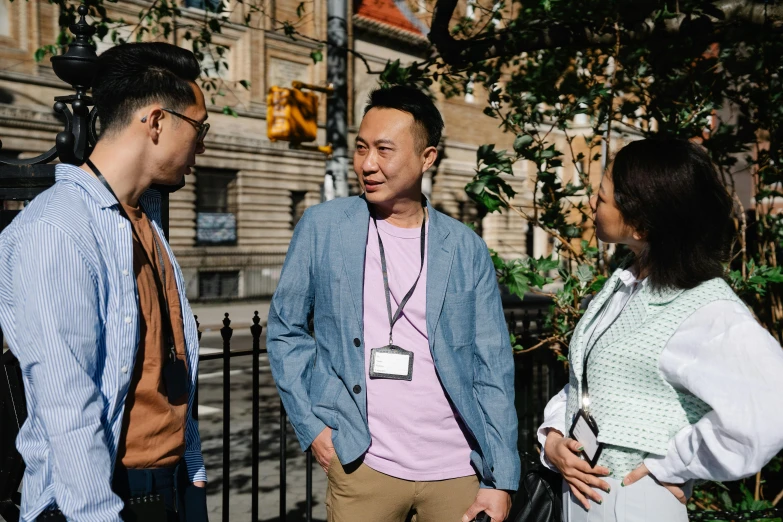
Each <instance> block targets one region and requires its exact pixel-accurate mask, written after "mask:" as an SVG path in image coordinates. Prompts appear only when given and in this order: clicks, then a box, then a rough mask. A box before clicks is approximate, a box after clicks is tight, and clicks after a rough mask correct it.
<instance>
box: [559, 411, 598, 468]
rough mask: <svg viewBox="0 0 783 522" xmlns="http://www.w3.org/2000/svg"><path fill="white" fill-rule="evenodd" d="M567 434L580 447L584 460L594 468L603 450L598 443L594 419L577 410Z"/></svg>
mask: <svg viewBox="0 0 783 522" xmlns="http://www.w3.org/2000/svg"><path fill="white" fill-rule="evenodd" d="M568 433H569V436H570V437H571V438H572V439H574V440H576V441H577V442H579V444H581V445H582V447H583V448H584V451H583V452H582V454H583V455H584V458H585V460H586V461H587V462H588V463H589V464H590V467H593V468H594V467H595V466H596V465H597V464H598V458H599V457H600V456H601V451H602V450H603V449H604V445H603V443H601V442H598V424H596V422H595V419H593V417H592V415H590V414H589V413H588V412H587V411H585V409H584V408H579V411H578V412H577V413H576V415H575V416H574V423H573V424H572V425H571V430H570V431H569V432H568Z"/></svg>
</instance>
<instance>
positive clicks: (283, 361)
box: [266, 210, 326, 451]
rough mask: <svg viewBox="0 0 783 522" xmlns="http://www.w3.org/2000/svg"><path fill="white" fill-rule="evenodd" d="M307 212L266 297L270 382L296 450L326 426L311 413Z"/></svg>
mask: <svg viewBox="0 0 783 522" xmlns="http://www.w3.org/2000/svg"><path fill="white" fill-rule="evenodd" d="M312 227H313V224H312V216H311V214H310V211H309V210H308V211H305V213H304V215H303V216H302V219H300V220H299V223H298V224H297V226H296V229H295V230H294V236H293V238H292V239H291V243H290V245H289V247H288V254H287V255H286V258H285V263H284V264H283V270H282V272H281V274H280V281H279V282H278V285H277V290H275V294H274V296H273V297H272V303H271V306H270V308H269V318H268V321H267V341H266V345H267V351H268V354H269V362H270V366H271V368H272V376H273V377H274V379H275V385H276V386H277V390H278V392H279V394H280V398H281V399H282V401H283V406H284V407H285V411H286V413H287V414H288V417H289V419H290V420H291V425H292V426H293V427H294V432H295V433H296V436H297V438H298V439H299V443H300V445H301V446H302V450H303V451H304V450H307V448H309V447H310V445H311V444H312V443H313V440H314V439H315V438H316V437H317V436H318V434H319V433H321V432H322V431H323V430H324V428H326V425H325V424H324V423H323V422H321V420H319V419H318V418H317V417H316V416H315V415H313V411H312V403H311V401H310V393H309V392H310V379H311V378H312V369H313V364H314V362H315V354H316V345H315V339H313V336H312V335H311V332H310V329H309V325H308V319H309V317H310V315H311V314H312V312H313V299H314V281H313V271H312V257H313V254H314V252H313V244H314V234H313V230H312Z"/></svg>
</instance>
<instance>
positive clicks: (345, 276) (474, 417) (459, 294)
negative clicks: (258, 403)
mask: <svg viewBox="0 0 783 522" xmlns="http://www.w3.org/2000/svg"><path fill="white" fill-rule="evenodd" d="M427 208H428V210H429V219H430V223H429V233H428V237H427V241H428V254H427V263H428V265H427V266H428V267H429V268H428V270H427V334H428V337H429V344H430V350H431V351H432V358H433V360H434V361H435V368H436V370H437V372H438V376H439V377H440V380H441V382H442V383H443V387H444V388H445V390H446V393H447V394H448V397H449V399H451V401H452V403H453V404H454V406H455V407H456V409H457V411H458V412H459V415H460V417H461V418H462V420H463V421H464V423H465V426H466V427H467V429H468V431H469V432H470V434H471V435H472V436H473V438H474V439H475V442H476V443H477V444H476V446H475V447H476V450H475V451H473V453H472V454H471V461H472V462H473V465H474V467H475V469H476V471H477V474H478V476H479V479H480V481H481V485H482V487H486V488H497V489H507V490H516V489H517V487H518V486H519V473H520V465H519V456H518V453H517V416H516V411H515V408H514V361H513V355H512V350H511V345H510V343H509V336H508V330H507V326H506V322H505V319H504V317H503V307H502V305H501V302H500V292H499V290H498V285H497V281H496V278H495V268H494V266H493V264H492V260H491V258H490V255H489V251H488V250H487V246H486V244H485V243H484V241H483V240H482V239H481V238H480V237H479V236H478V235H477V234H475V233H474V232H473V231H472V230H470V229H469V228H468V227H466V226H465V225H464V224H462V223H460V222H459V221H456V220H454V219H452V218H450V217H448V216H446V215H445V214H442V213H441V212H438V211H437V210H435V209H433V208H432V206H431V205H430V204H429V202H427ZM369 219H370V213H369V209H368V206H367V202H366V201H365V199H364V198H363V197H349V198H338V199H335V200H333V201H330V202H328V203H323V204H321V205H316V206H314V207H312V208H310V209H308V210H307V211H305V213H304V215H303V216H302V219H301V220H300V221H299V223H298V224H297V226H296V230H295V231H294V236H293V238H292V240H291V244H290V246H289V250H288V255H287V256H286V260H285V264H284V266H283V271H282V274H281V275H280V282H279V284H278V287H277V291H276V292H275V295H274V297H273V298H272V304H271V308H270V311H269V320H268V327H267V349H268V351H269V360H270V363H271V367H272V375H273V376H274V379H275V383H276V384H277V389H278V391H279V392H280V396H281V398H282V400H283V404H284V406H285V409H286V412H287V413H288V416H289V418H290V419H291V424H292V425H293V427H294V430H295V432H296V435H297V437H298V438H299V442H300V443H301V445H302V449H303V450H305V449H307V448H308V447H310V444H311V443H312V442H313V439H315V437H316V436H317V435H318V434H319V433H321V431H322V430H323V429H324V428H325V427H327V426H329V427H330V428H332V430H333V432H332V439H333V442H334V447H335V450H336V451H337V456H338V458H339V459H340V462H342V463H343V464H347V463H350V462H353V461H355V460H357V459H360V458H361V457H362V455H364V453H365V452H366V451H367V448H368V447H369V446H370V431H369V428H368V426H367V398H366V388H367V386H366V375H365V365H364V336H363V332H364V328H363V324H362V323H363V315H364V314H363V303H362V301H363V292H364V289H363V285H364V258H365V248H366V245H367V232H368V225H369ZM310 317H312V319H313V332H314V335H311V334H310V328H309V319H310Z"/></svg>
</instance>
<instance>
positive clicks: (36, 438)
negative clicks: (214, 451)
mask: <svg viewBox="0 0 783 522" xmlns="http://www.w3.org/2000/svg"><path fill="white" fill-rule="evenodd" d="M56 180H57V182H56V183H55V185H54V186H53V187H52V188H50V189H48V190H47V191H45V192H44V193H42V194H41V195H39V196H38V197H37V198H35V199H34V200H33V201H32V202H31V203H30V204H29V205H28V206H27V207H26V208H25V209H24V210H23V211H22V213H21V214H20V215H19V216H17V217H16V219H14V221H13V222H12V223H11V224H10V225H9V226H8V228H7V229H6V230H5V231H3V233H2V235H0V325H2V328H3V333H4V334H5V336H6V339H7V340H8V345H9V346H10V348H11V350H12V351H13V353H14V354H15V355H16V357H17V358H18V359H19V362H20V364H21V367H22V372H23V376H24V384H25V395H26V398H27V410H28V418H27V421H26V422H25V423H24V426H23V427H22V430H21V431H20V433H19V437H18V438H17V441H16V445H17V448H18V449H19V452H20V453H21V454H22V456H23V457H24V460H25V463H26V465H27V468H26V470H25V475H24V482H23V489H22V506H21V507H22V509H21V511H22V516H21V520H22V521H33V520H35V518H36V517H37V516H38V515H39V514H40V513H41V512H42V511H43V510H44V509H45V508H46V507H47V506H49V505H50V504H52V503H53V502H57V505H58V506H59V508H60V509H61V510H62V512H63V514H64V515H65V516H66V517H67V518H68V520H76V521H79V522H91V521H120V520H121V518H120V516H119V513H120V511H121V510H122V508H123V503H122V501H121V500H120V498H119V497H117V496H116V495H115V494H114V493H113V492H112V489H111V477H112V472H113V469H114V462H115V458H116V455H117V446H118V443H119V439H120V431H121V429H122V420H123V412H124V410H125V400H126V398H127V395H128V387H129V385H130V382H131V378H132V376H133V365H134V362H135V359H136V347H137V345H138V342H139V298H138V291H137V288H136V277H135V274H134V271H133V238H132V229H131V225H130V223H129V222H128V221H127V220H126V219H125V218H123V217H122V216H121V215H120V213H119V210H118V206H119V205H118V203H117V201H116V200H115V199H114V198H113V197H112V195H111V194H110V193H109V191H108V190H106V188H105V187H104V186H103V185H102V184H101V183H100V181H98V179H96V178H95V177H94V176H92V175H91V174H89V173H87V172H85V171H84V170H82V169H80V168H78V167H74V166H73V165H57V167H56ZM140 203H141V206H142V207H143V208H144V210H145V211H146V213H147V215H148V216H149V217H150V219H151V221H152V224H153V227H154V229H155V231H156V232H157V234H158V236H159V237H160V238H163V232H162V230H161V229H160V226H159V223H160V195H159V194H158V193H157V192H155V191H147V192H146V193H145V194H144V196H142V198H141V200H140ZM162 243H163V244H164V245H165V248H166V252H167V253H168V255H169V257H170V259H171V261H172V265H174V269H175V275H176V281H177V287H178V288H179V291H180V292H179V294H180V302H181V305H182V315H183V322H184V325H185V341H186V344H187V360H188V361H187V362H188V368H189V369H190V370H191V371H190V378H191V386H190V399H189V402H188V415H187V419H188V421H187V427H186V430H185V441H186V442H185V462H186V463H187V468H188V475H189V477H190V480H191V481H198V480H206V473H205V470H204V460H203V457H202V454H201V440H200V438H199V433H198V423H197V422H196V421H195V420H193V418H192V416H191V408H192V406H193V397H194V392H195V389H196V378H197V368H198V334H197V331H196V323H195V320H194V318H193V313H192V312H191V309H190V305H189V304H188V301H187V299H186V298H185V291H184V289H185V284H184V280H183V277H182V272H181V271H180V268H179V265H177V263H176V261H175V259H174V255H173V254H172V252H171V249H170V247H169V245H168V243H167V242H166V241H165V240H163V241H162Z"/></svg>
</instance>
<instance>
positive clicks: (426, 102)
mask: <svg viewBox="0 0 783 522" xmlns="http://www.w3.org/2000/svg"><path fill="white" fill-rule="evenodd" d="M376 108H377V109H397V110H398V111H402V112H407V113H408V114H410V115H411V116H413V121H414V123H415V125H417V126H418V127H419V129H418V130H419V133H418V134H419V139H418V140H417V141H418V142H419V143H418V144H419V148H420V149H421V150H424V149H425V148H427V147H437V146H438V144H439V143H440V137H441V134H443V117H442V116H441V115H440V112H439V111H438V108H437V107H435V104H434V103H433V102H432V100H431V99H430V97H429V96H427V95H426V94H424V93H423V92H421V91H420V90H419V89H417V88H415V87H409V86H405V85H395V86H393V87H387V88H385V89H376V90H374V91H373V92H371V93H370V97H369V99H368V101H367V106H366V107H365V108H364V114H367V113H368V112H369V111H370V109H376Z"/></svg>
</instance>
